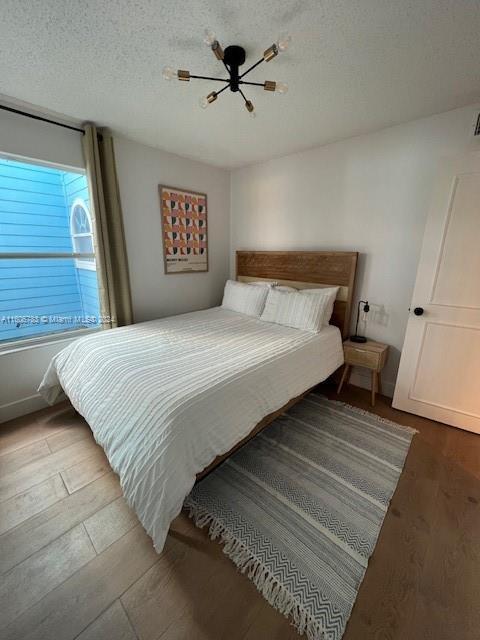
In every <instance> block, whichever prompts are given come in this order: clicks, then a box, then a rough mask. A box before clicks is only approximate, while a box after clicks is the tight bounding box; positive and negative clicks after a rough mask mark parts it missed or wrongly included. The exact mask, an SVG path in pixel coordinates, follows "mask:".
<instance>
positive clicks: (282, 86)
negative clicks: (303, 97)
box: [275, 82, 288, 93]
mask: <svg viewBox="0 0 480 640" xmlns="http://www.w3.org/2000/svg"><path fill="white" fill-rule="evenodd" d="M275 91H276V92H277V93H287V91H288V84H287V83H286V82H277V83H276V85H275Z"/></svg>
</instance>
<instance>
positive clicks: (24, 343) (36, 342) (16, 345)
mask: <svg viewBox="0 0 480 640" xmlns="http://www.w3.org/2000/svg"><path fill="white" fill-rule="evenodd" d="M101 330H102V329H101V327H95V328H90V329H72V330H71V331H62V332H61V333H54V334H50V335H44V336H38V337H37V338H23V339H20V340H12V341H11V342H5V343H4V344H0V356H4V355H7V354H9V353H16V352H18V351H25V350H26V349H36V348H38V347H44V346H46V345H48V344H53V343H55V342H68V341H70V340H75V339H76V338H81V337H82V336H85V335H89V334H91V333H97V331H101Z"/></svg>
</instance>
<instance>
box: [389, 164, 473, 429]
mask: <svg viewBox="0 0 480 640" xmlns="http://www.w3.org/2000/svg"><path fill="white" fill-rule="evenodd" d="M415 307H422V308H423V309H424V314H423V315H422V316H415V315H414V314H413V313H411V315H410V317H409V321H408V325H407V333H406V336H405V343H404V346H403V350H402V356H401V359H400V368H399V373H398V378H397V384H396V387H395V395H394V399H393V406H394V407H396V408H398V409H403V410H404V411H410V412H412V413H417V414H419V415H423V416H426V417H428V418H432V419H434V420H439V421H441V422H446V423H447V424H451V425H454V426H458V427H461V428H464V429H468V430H471V431H475V432H477V433H480V153H479V152H476V153H471V154H468V155H466V156H463V157H461V158H456V159H454V160H451V161H449V162H446V163H445V164H444V165H443V167H442V169H441V171H440V174H439V177H438V181H437V185H436V188H435V190H434V193H433V197H432V206H431V209H430V212H429V215H428V218H427V223H426V227H425V236H424V240H423V245H422V251H421V256H420V262H419V267H418V272H417V280H416V283H415V289H414V293H413V299H412V304H411V308H412V309H413V308H415Z"/></svg>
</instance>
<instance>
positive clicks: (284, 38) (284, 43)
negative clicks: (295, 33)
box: [277, 33, 292, 51]
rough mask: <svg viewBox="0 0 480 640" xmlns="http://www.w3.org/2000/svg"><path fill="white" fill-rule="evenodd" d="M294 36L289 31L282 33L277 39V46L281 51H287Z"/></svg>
mask: <svg viewBox="0 0 480 640" xmlns="http://www.w3.org/2000/svg"><path fill="white" fill-rule="evenodd" d="M291 41H292V36H291V35H290V34H288V33H282V34H281V35H280V36H279V37H278V40H277V47H278V50H279V51H286V50H287V49H288V47H289V46H290V42H291Z"/></svg>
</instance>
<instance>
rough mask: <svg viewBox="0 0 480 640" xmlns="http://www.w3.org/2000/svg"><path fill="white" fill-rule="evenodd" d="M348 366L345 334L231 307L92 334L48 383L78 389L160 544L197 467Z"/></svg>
mask: <svg viewBox="0 0 480 640" xmlns="http://www.w3.org/2000/svg"><path fill="white" fill-rule="evenodd" d="M342 363H343V350H342V340H341V335H340V331H339V330H338V329H337V328H336V327H333V326H329V327H326V328H325V329H324V330H322V331H321V332H320V333H319V334H312V333H309V332H305V331H300V330H298V329H292V328H289V327H284V326H281V325H277V324H272V323H267V322H263V321H261V320H258V319H256V318H251V317H249V316H245V315H243V314H239V313H236V312H233V311H227V310H225V309H222V308H221V307H216V308H213V309H208V310H205V311H197V312H194V313H188V314H184V315H180V316H175V317H170V318H165V319H162V320H154V321H151V322H144V323H140V324H135V325H132V326H129V327H122V328H118V329H112V330H108V331H102V332H99V333H95V334H93V335H90V336H87V337H83V338H80V339H78V340H76V341H75V342H73V343H71V344H70V345H68V346H67V347H66V348H65V349H63V350H62V351H61V352H60V353H58V354H57V355H56V356H55V357H54V358H53V360H52V361H51V363H50V365H49V367H48V370H47V372H46V374H45V376H44V379H43V381H42V383H41V385H40V388H39V391H40V393H41V394H42V395H43V396H44V397H45V398H46V399H47V401H49V402H50V403H53V402H55V401H56V400H57V399H58V398H60V397H61V396H62V395H63V392H65V394H66V395H67V396H68V398H69V399H70V401H71V403H72V405H73V406H74V407H75V409H76V410H77V411H78V412H79V413H80V414H81V415H82V416H84V418H85V419H86V421H87V422H88V424H89V425H90V428H91V429H92V432H93V435H94V437H95V440H96V441H97V442H98V443H99V444H100V445H101V446H102V448H103V449H104V451H105V453H106V455H107V458H108V460H109V462H110V465H111V467H112V469H113V470H114V471H115V472H116V473H117V474H118V476H119V478H120V483H121V486H122V490H123V492H124V495H125V498H126V500H127V502H128V503H129V505H130V506H131V507H132V508H133V509H134V510H135V512H136V513H137V515H138V518H139V519H140V521H141V522H142V524H143V526H144V527H145V530H146V531H147V533H148V534H149V535H150V536H151V537H152V539H153V542H154V545H155V548H156V550H157V551H158V552H160V551H161V550H162V549H163V546H164V543H165V538H166V536H167V532H168V529H169V526H170V523H171V521H172V520H173V519H174V518H175V517H176V516H177V515H178V514H179V512H180V510H181V508H182V505H183V501H184V499H185V497H186V496H187V495H188V494H189V492H190V490H191V489H192V487H193V485H194V483H195V477H196V475H197V474H198V473H199V472H200V471H202V470H203V469H204V468H205V467H207V466H208V465H209V464H210V463H211V462H213V460H214V459H215V458H216V457H217V456H218V455H221V454H224V453H226V452H227V451H229V450H230V449H231V448H232V447H233V446H234V445H235V444H236V443H238V442H239V441H240V440H242V438H244V437H245V436H246V435H248V433H249V432H250V431H251V430H252V429H253V428H254V426H255V425H256V424H257V423H258V422H260V420H261V419H262V418H264V417H265V416H266V415H268V414H269V413H271V412H272V411H276V410H277V409H279V408H280V407H282V406H283V405H284V404H285V403H286V402H288V401H289V400H290V399H291V398H294V397H295V396H298V395H299V394H301V393H303V392H304V391H306V390H307V389H309V388H310V387H312V386H314V385H315V384H317V383H319V382H321V381H322V380H324V379H325V378H327V377H328V376H329V375H330V374H331V373H332V372H333V371H335V369H337V368H338V367H339V366H340V365H341V364H342Z"/></svg>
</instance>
